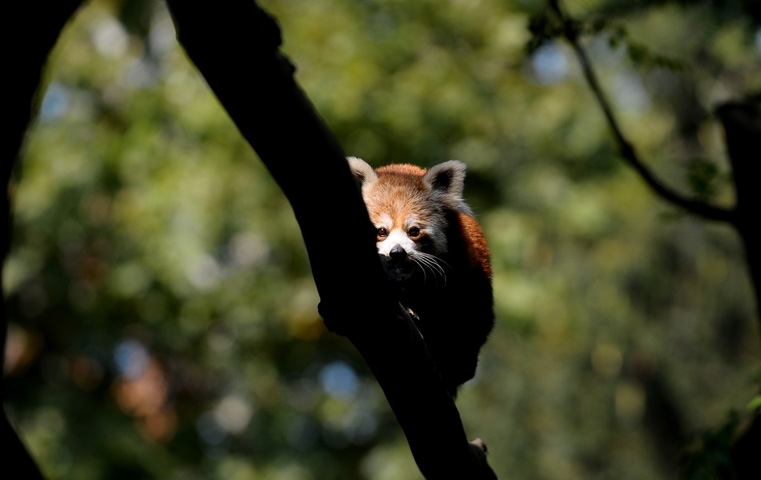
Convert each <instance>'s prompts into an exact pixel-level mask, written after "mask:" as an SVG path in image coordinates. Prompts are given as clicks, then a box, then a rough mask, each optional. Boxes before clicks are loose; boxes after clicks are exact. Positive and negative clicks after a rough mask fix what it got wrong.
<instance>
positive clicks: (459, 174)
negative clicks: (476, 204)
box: [423, 160, 472, 215]
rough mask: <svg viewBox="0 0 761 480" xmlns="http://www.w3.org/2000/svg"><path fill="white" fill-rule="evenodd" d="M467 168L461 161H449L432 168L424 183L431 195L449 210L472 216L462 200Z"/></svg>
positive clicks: (424, 178) (427, 173) (426, 174)
mask: <svg viewBox="0 0 761 480" xmlns="http://www.w3.org/2000/svg"><path fill="white" fill-rule="evenodd" d="M466 169H467V166H466V165H465V164H464V163H463V162H461V161H459V160H449V161H448V162H444V163H440V164H438V165H436V166H434V167H431V169H430V170H428V171H427V172H426V173H425V176H424V177H423V182H425V184H426V185H428V188H430V189H431V193H433V194H434V195H436V196H437V197H439V199H440V200H441V201H442V202H443V203H444V204H445V205H446V206H448V207H449V208H452V209H454V210H457V211H460V212H463V213H467V214H469V215H472V213H471V210H470V207H468V205H467V204H466V203H465V200H463V199H462V191H463V188H464V187H465V170H466Z"/></svg>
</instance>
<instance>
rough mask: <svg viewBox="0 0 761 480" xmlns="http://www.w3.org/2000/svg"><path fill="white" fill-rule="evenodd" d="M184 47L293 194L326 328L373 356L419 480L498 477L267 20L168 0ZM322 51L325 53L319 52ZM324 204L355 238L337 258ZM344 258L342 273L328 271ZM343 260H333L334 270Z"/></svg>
mask: <svg viewBox="0 0 761 480" xmlns="http://www.w3.org/2000/svg"><path fill="white" fill-rule="evenodd" d="M167 3H168V4H169V6H170V10H171V12H172V15H173V17H174V21H175V25H176V27H177V31H178V37H179V40H180V42H181V43H182V45H183V46H184V48H185V50H186V52H187V53H188V55H189V56H190V58H191V59H192V60H193V62H194V63H195V64H196V66H197V67H198V69H199V70H200V71H201V73H202V74H203V75H204V77H205V78H206V81H207V82H208V84H209V86H210V87H211V88H212V90H213V91H214V93H215V94H216V95H217V97H218V98H219V100H220V101H221V103H222V105H223V106H224V107H225V109H227V111H228V113H229V114H230V116H231V117H232V119H233V121H234V122H235V124H236V125H237V127H238V129H239V130H240V132H241V133H242V134H243V136H244V137H245V138H246V140H247V141H248V142H249V143H250V144H251V146H252V147H253V148H254V149H255V150H256V152H257V153H258V155H259V157H260V158H261V160H262V162H263V163H264V164H265V165H266V167H267V168H268V169H269V171H270V173H271V174H272V176H273V177H274V178H275V180H276V181H277V182H278V184H279V185H280V187H281V188H282V189H283V192H284V193H285V195H286V196H287V197H288V200H289V201H290V202H291V206H292V207H293V210H294V213H295V215H296V219H297V220H298V222H299V226H300V228H301V232H302V235H303V237H304V241H305V243H306V247H307V251H308V254H309V259H310V263H311V266H312V273H313V275H314V279H315V283H316V285H317V290H318V292H319V294H320V298H321V303H320V313H321V314H322V316H323V318H324V319H325V323H326V325H327V326H328V328H329V329H331V330H333V331H336V332H338V333H340V334H343V335H346V336H347V337H348V339H349V340H350V341H351V342H352V343H353V344H354V345H355V347H356V348H357V349H358V350H359V352H360V353H361V354H362V356H363V357H364V359H365V361H366V362H367V363H368V365H369V366H370V369H371V370H372V372H373V374H374V375H375V377H376V379H377V380H378V383H379V384H380V386H381V388H382V389H383V391H384V393H385V394H386V398H387V399H388V402H389V404H390V406H391V408H392V410H393V411H394V413H395V414H396V417H397V419H398V421H399V424H400V425H401V427H402V429H403V430H404V432H405V434H406V436H407V440H408V442H409V444H410V448H411V450H412V454H413V456H414V458H415V461H416V462H417V464H418V467H419V468H420V470H421V472H422V473H423V475H424V476H425V477H426V478H428V479H448V478H473V479H495V478H496V476H495V475H494V473H493V472H492V470H491V469H490V468H489V466H488V465H487V464H486V461H485V454H484V452H483V450H481V449H480V448H474V446H473V445H472V444H469V443H468V442H467V439H466V437H465V432H464V430H463V427H462V421H461V420H460V416H459V413H458V411H457V408H456V407H455V405H454V402H453V400H452V399H451V398H450V397H449V395H448V394H447V391H446V388H445V387H444V384H443V382H442V381H441V377H440V376H439V374H438V372H437V371H436V367H435V364H434V363H433V361H432V360H431V357H430V355H429V354H428V352H427V349H426V346H425V343H424V342H423V339H422V337H420V334H419V333H418V332H417V329H416V328H415V327H414V325H413V324H412V322H411V320H410V319H409V317H408V315H407V314H406V312H405V311H404V309H403V308H401V306H400V305H399V304H398V302H397V301H396V300H395V299H394V296H393V295H392V294H391V292H390V290H389V288H388V285H387V282H386V278H385V274H384V272H383V270H382V267H381V265H380V262H379V259H378V256H377V251H376V247H375V240H374V239H375V233H374V229H373V227H372V224H371V223H370V220H369V218H368V214H367V211H366V209H365V206H364V203H363V202H362V198H361V195H360V192H359V189H358V188H357V185H356V183H355V181H354V178H353V177H352V175H351V172H350V171H349V167H348V163H347V162H346V159H345V155H344V153H343V151H342V149H341V147H340V145H339V144H338V142H337V141H336V140H335V138H334V137H333V135H332V134H331V133H330V131H329V130H328V128H327V127H326V126H325V124H324V123H323V122H322V120H321V119H320V118H319V116H318V115H317V113H316V112H315V111H314V109H313V107H312V105H311V104H310V102H309V100H308V99H307V98H306V96H305V95H304V94H303V92H302V91H301V90H300V89H299V87H298V85H297V84H296V82H295V81H294V79H293V72H294V69H293V67H292V65H291V64H290V62H289V61H288V59H287V58H285V57H284V56H283V55H281V54H280V53H279V52H278V48H279V46H280V31H279V28H278V27H277V25H276V23H275V21H274V19H273V18H272V17H270V16H269V15H267V14H266V13H265V12H264V11H262V10H261V9H260V8H259V7H258V6H257V5H256V4H255V3H254V2H251V1H250V0H220V1H218V2H216V3H214V6H213V8H212V7H211V6H210V4H209V2H203V1H201V0H168V1H167ZM326 55H329V52H326ZM325 212H331V215H332V216H335V217H339V218H341V219H342V228H343V229H345V230H346V231H348V232H351V233H352V235H353V236H354V237H355V238H356V241H355V242H354V241H353V242H344V243H343V244H342V246H341V252H340V258H337V255H336V251H335V245H334V239H333V238H331V237H330V236H328V235H324V231H325V225H324V223H323V222H324V218H325ZM346 259H349V261H351V263H352V268H351V272H352V274H351V275H338V276H337V275H336V273H335V272H336V263H337V262H345V261H346ZM343 270H345V269H341V271H343Z"/></svg>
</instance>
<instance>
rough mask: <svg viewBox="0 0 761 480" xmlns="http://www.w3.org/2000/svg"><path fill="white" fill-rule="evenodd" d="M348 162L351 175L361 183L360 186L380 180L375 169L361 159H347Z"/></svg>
mask: <svg viewBox="0 0 761 480" xmlns="http://www.w3.org/2000/svg"><path fill="white" fill-rule="evenodd" d="M346 160H347V161H348V162H349V168H350V169H351V173H352V174H354V177H355V178H356V179H357V180H358V181H359V185H360V186H362V185H364V184H366V183H372V182H374V181H376V180H378V174H376V173H375V170H373V167H371V166H370V165H369V164H368V163H367V162H365V161H364V160H362V159H361V158H357V157H346Z"/></svg>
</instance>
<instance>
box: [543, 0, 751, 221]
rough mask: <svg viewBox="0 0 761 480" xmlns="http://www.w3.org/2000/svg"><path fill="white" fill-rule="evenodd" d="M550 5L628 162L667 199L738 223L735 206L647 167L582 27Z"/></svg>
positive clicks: (708, 216) (710, 217) (553, 3)
mask: <svg viewBox="0 0 761 480" xmlns="http://www.w3.org/2000/svg"><path fill="white" fill-rule="evenodd" d="M549 6H550V11H552V12H553V13H554V14H555V15H556V16H557V19H558V21H559V22H560V23H561V26H562V29H561V32H562V35H563V37H564V38H565V39H566V40H567V41H568V43H569V44H570V45H571V48H573V51H574V53H575V54H576V57H577V58H578V59H579V63H580V64H581V69H582V72H583V73H584V78H585V79H586V80H587V83H588V84H589V88H590V89H591V90H592V93H593V94H594V96H595V99H596V100H597V103H598V104H599V105H600V108H601V109H602V111H603V114H604V115H605V119H606V121H607V122H608V126H609V127H610V129H611V131H612V132H613V136H614V137H615V139H616V143H617V144H618V149H619V152H620V154H621V157H623V159H624V161H625V162H626V163H628V164H629V166H631V167H632V168H634V170H635V171H636V172H637V174H639V176H640V177H641V178H642V180H644V181H645V183H646V184H647V186H648V187H650V189H651V190H653V192H655V193H656V194H657V195H658V196H660V197H661V198H663V199H664V200H666V201H668V202H671V203H672V204H674V205H676V206H678V207H681V208H683V209H685V210H687V211H688V212H690V213H693V214H695V215H698V216H700V217H703V218H705V219H708V220H716V221H720V222H728V223H732V224H734V223H735V222H736V215H735V210H734V209H726V208H722V207H716V206H713V205H708V204H706V203H704V202H701V201H699V200H695V199H691V198H688V197H685V196H683V195H681V194H680V193H678V192H677V191H675V190H673V189H671V188H670V187H668V186H666V185H665V184H664V183H663V182H661V181H660V180H659V179H658V178H657V177H656V176H655V175H654V174H653V173H652V172H651V171H650V169H648V168H647V166H645V164H644V163H643V162H642V161H641V160H640V158H639V156H638V155H637V152H636V150H635V149H634V146H633V145H632V144H631V142H629V141H628V140H627V139H626V137H625V136H624V134H623V131H622V130H621V127H620V126H619V124H618V120H617V119H616V116H615V114H614V113H613V109H612V107H611V105H610V102H609V101H608V99H607V98H606V96H605V93H604V92H603V89H602V87H601V86H600V82H599V81H598V79H597V74H596V73H595V71H594V68H593V67H592V62H591V61H590V60H589V56H588V55H587V53H586V51H585V50H584V48H583V47H582V46H581V43H580V42H579V35H578V30H577V29H576V28H575V24H574V22H573V21H572V20H571V19H570V18H569V17H568V16H567V15H566V14H565V13H564V12H563V11H562V9H561V8H560V2H559V1H558V0H549Z"/></svg>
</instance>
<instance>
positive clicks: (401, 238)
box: [378, 228, 415, 256]
mask: <svg viewBox="0 0 761 480" xmlns="http://www.w3.org/2000/svg"><path fill="white" fill-rule="evenodd" d="M397 245H401V247H402V248H403V249H404V250H405V251H406V252H407V253H410V252H412V251H414V250H415V242H413V241H412V240H410V238H409V237H408V236H407V233H406V232H405V231H404V230H402V229H401V228H396V229H394V230H392V231H391V232H389V234H388V237H386V238H385V240H383V241H381V242H378V253H380V254H381V255H386V256H389V253H390V252H391V249H392V248H394V247H395V246H397Z"/></svg>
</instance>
